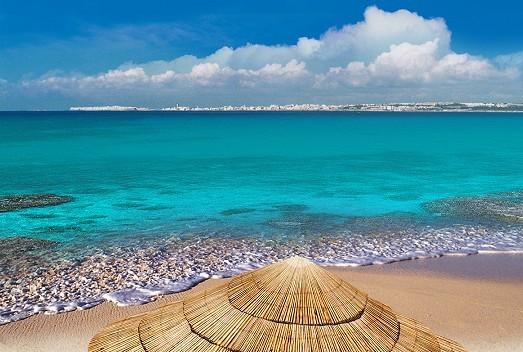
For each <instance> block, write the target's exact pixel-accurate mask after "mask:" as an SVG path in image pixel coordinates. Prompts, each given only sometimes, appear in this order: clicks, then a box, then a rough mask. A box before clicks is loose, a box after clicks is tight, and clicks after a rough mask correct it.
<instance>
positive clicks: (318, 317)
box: [89, 257, 465, 352]
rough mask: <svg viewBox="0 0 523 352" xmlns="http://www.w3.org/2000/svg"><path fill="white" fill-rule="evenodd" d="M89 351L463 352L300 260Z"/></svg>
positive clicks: (136, 321)
mask: <svg viewBox="0 0 523 352" xmlns="http://www.w3.org/2000/svg"><path fill="white" fill-rule="evenodd" d="M89 351H90V352H102V351H105V352H123V351H127V352H143V351H147V352H195V351H199V352H229V351H235V352H276V351H286V352H295V351H299V352H307V351H310V352H313V351H317V352H324V351H325V352H342V351H343V352H347V351H354V352H368V351H379V352H386V351H393V352H407V351H419V352H440V351H441V352H454V351H456V352H462V351H465V350H464V349H463V347H461V346H460V345H459V344H457V343H456V342H454V341H451V340H449V339H446V338H444V337H441V336H438V335H435V334H434V333H433V332H432V331H431V330H430V329H428V328H426V327H425V326H423V325H422V324H420V323H419V322H417V321H415V320H412V319H409V318H407V317H404V316H402V315H400V314H397V313H395V312H393V311H392V310H391V309H390V308H389V307H388V306H386V305H384V304H382V303H380V302H378V301H376V300H374V299H372V298H370V297H368V295H367V294H365V293H364V292H362V291H360V290H358V289H356V288H354V287H353V286H351V285H350V284H348V283H347V282H345V281H343V280H341V279H339V278H338V277H336V276H335V275H333V274H331V273H330V272H328V271H326V270H325V269H323V268H321V267H319V266H317V265H315V264H314V263H312V262H310V261H309V260H307V259H303V258H299V257H293V258H290V259H287V260H285V261H281V262H278V263H275V264H272V265H269V266H267V267H264V268H261V269H258V270H254V271H251V272H247V273H244V274H242V275H239V276H236V277H234V278H233V279H232V280H230V281H229V282H226V283H225V284H223V285H221V286H218V287H216V288H213V289H210V290H206V291H204V292H202V293H200V294H198V295H195V296H193V297H189V298H186V299H185V300H181V301H178V302H175V303H171V304H168V305H166V306H164V307H162V308H160V309H157V310H154V311H151V312H148V313H145V314H142V315H138V316H135V317H132V318H129V319H126V320H123V321H119V322H116V323H114V324H112V325H110V326H108V327H107V328H105V329H104V330H102V331H101V332H100V333H98V334H97V335H96V336H95V337H94V338H93V339H92V340H91V343H90V344H89Z"/></svg>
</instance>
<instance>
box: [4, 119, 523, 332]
mask: <svg viewBox="0 0 523 352" xmlns="http://www.w3.org/2000/svg"><path fill="white" fill-rule="evenodd" d="M522 141H523V114H497V113H483V114H481V113H466V114H465V113H462V114H459V113H453V114H452V113H448V114H445V113H152V112H147V113H135V112H132V113H121V112H118V113H81V112H74V113H72V112H31V113H22V112H20V113H6V112H4V113H0V166H1V167H0V186H1V187H0V197H4V196H8V195H16V194H22V195H24V194H25V195H27V194H41V193H54V194H57V195H63V196H70V197H73V201H71V202H69V203H65V204H61V205H57V206H47V207H39V208H28V209H23V210H18V211H10V212H3V213H2V212H0V324H3V323H9V322H11V321H14V320H18V319H23V318H25V317H27V316H30V315H32V314H35V313H36V312H50V313H56V312H65V311H70V310H74V309H78V308H82V309H84V308H87V307H91V306H94V305H96V304H99V303H100V302H102V301H104V300H109V301H116V302H118V303H120V304H136V303H144V302H148V301H150V300H152V299H154V297H156V296H157V295H159V294H164V293H169V292H176V291H180V290H184V289H187V288H189V287H191V286H192V285H194V284H195V283H197V282H200V281H201V280H203V279H205V278H208V277H209V276H210V275H218V276H220V275H222V276H223V275H231V274H233V273H236V272H238V271H241V270H245V269H248V268H252V267H257V266H260V265H264V264H267V263H270V262H273V261H275V260H278V259H283V258H286V257H289V256H291V255H301V256H305V257H308V258H310V259H312V260H314V261H316V262H317V263H319V264H349V265H366V264H375V263H388V262H392V261H397V260H404V259H411V258H427V257H434V256H439V255H445V254H453V253H460V254H463V253H478V252H482V251H518V252H521V251H523V142H522ZM28 288H29V290H28Z"/></svg>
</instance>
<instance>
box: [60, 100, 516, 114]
mask: <svg viewBox="0 0 523 352" xmlns="http://www.w3.org/2000/svg"><path fill="white" fill-rule="evenodd" d="M70 111H355V112H365V111H375V112H389V111H391V112H394V111H396V112H419V111H425V112H523V103H441V102H436V103H391V104H344V105H327V104H287V105H225V106H215V107H199V106H196V107H191V106H182V105H176V106H173V107H167V108H161V109H151V108H146V107H136V106H119V105H114V106H77V107H71V108H70Z"/></svg>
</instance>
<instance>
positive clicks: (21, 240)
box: [0, 237, 58, 257]
mask: <svg viewBox="0 0 523 352" xmlns="http://www.w3.org/2000/svg"><path fill="white" fill-rule="evenodd" d="M57 244H58V242H56V241H50V240H41V239H38V238H31V237H8V238H2V239H0V253H1V254H2V255H0V257H2V256H4V255H9V254H18V255H19V254H20V253H21V252H22V253H23V252H30V251H34V250H39V249H49V248H53V247H55V246H56V245H57Z"/></svg>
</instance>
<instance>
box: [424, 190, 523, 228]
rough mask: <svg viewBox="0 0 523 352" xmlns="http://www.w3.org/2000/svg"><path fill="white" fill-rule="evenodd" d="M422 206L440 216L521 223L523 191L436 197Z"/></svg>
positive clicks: (522, 217) (522, 221)
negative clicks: (473, 195)
mask: <svg viewBox="0 0 523 352" xmlns="http://www.w3.org/2000/svg"><path fill="white" fill-rule="evenodd" d="M423 207H424V208H425V209H426V210H427V211H429V212H431V213H435V214H438V215H442V216H448V217H455V218H461V219H465V220H476V221H477V220H487V221H495V222H502V223H523V192H521V191H517V192H504V193H493V194H490V195H487V196H483V197H457V198H445V199H438V200H435V201H432V202H429V203H425V204H424V205H423Z"/></svg>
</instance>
